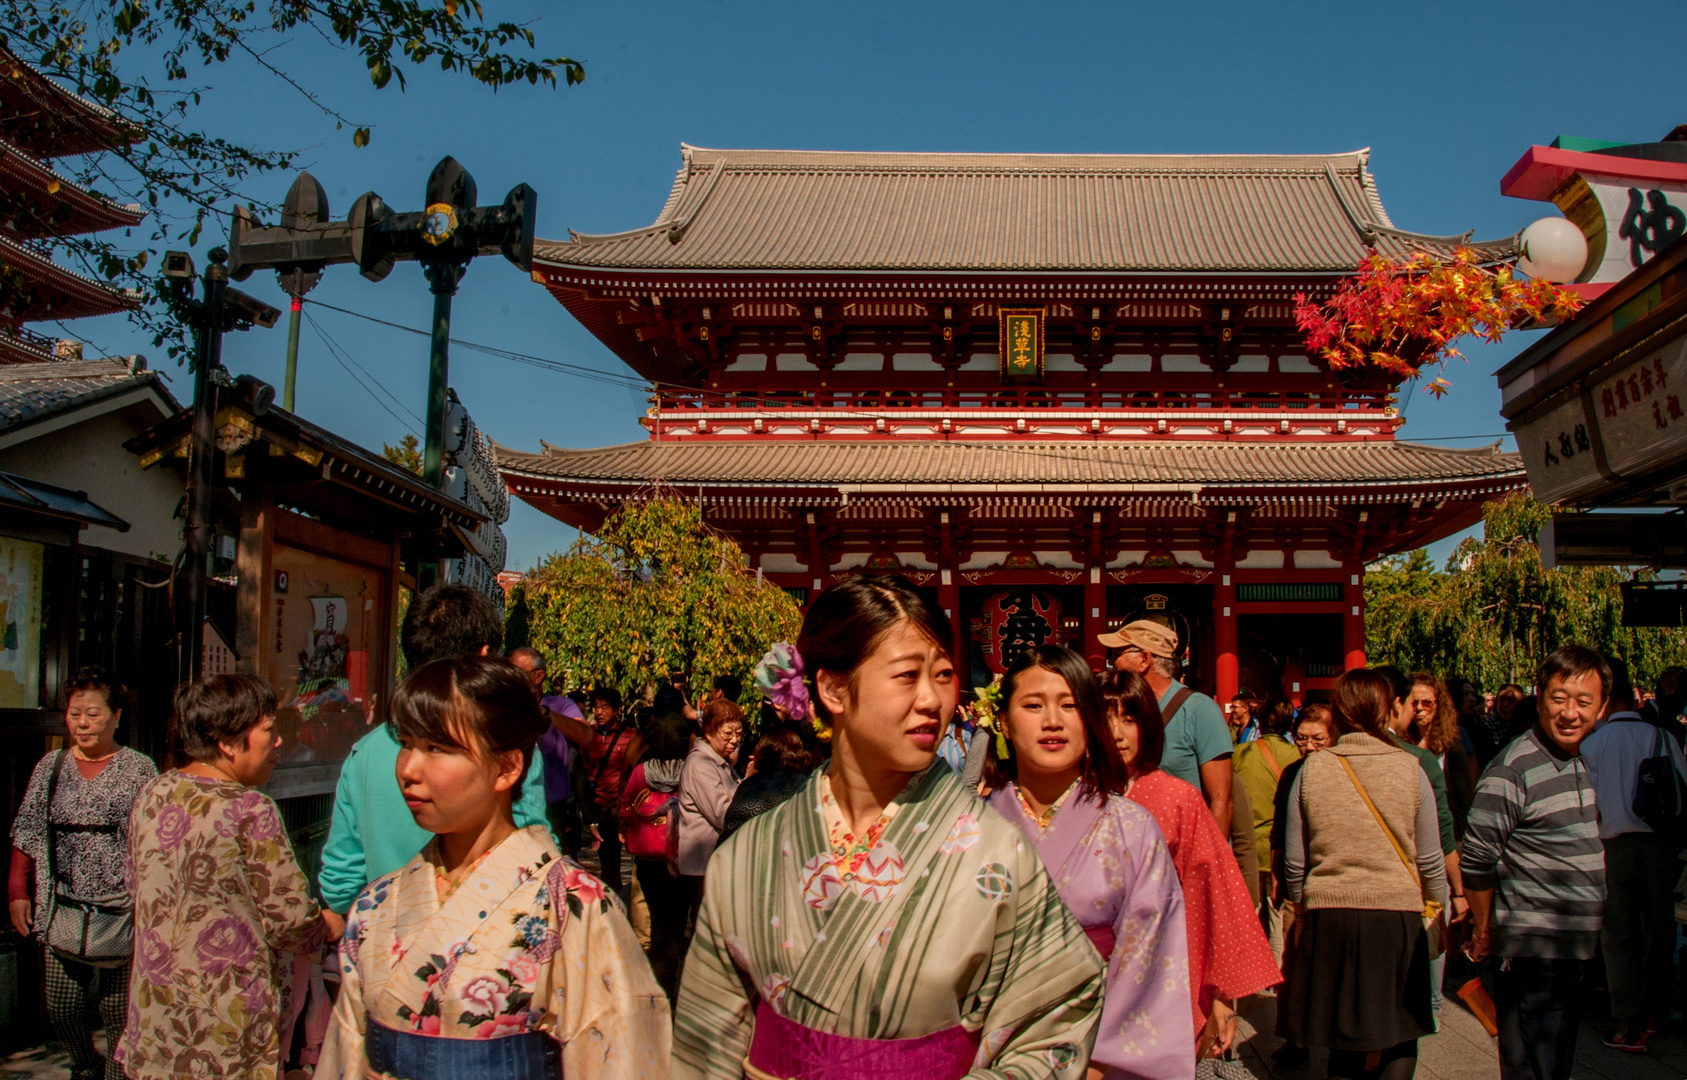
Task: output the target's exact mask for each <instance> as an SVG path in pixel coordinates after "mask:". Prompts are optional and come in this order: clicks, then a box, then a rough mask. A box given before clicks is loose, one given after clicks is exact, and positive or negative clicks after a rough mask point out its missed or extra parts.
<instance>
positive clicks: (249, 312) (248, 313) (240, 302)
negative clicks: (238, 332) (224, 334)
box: [223, 289, 281, 330]
mask: <svg viewBox="0 0 1687 1080" xmlns="http://www.w3.org/2000/svg"><path fill="white" fill-rule="evenodd" d="M223 303H224V304H226V305H227V306H228V309H229V311H231V312H232V313H233V314H234V317H235V318H236V319H237V320H238V322H239V323H250V324H251V325H253V326H261V327H263V328H264V329H265V330H268V329H269V328H270V327H272V326H274V325H275V321H276V320H277V319H279V318H281V312H280V311H278V310H276V309H275V308H272V307H270V306H269V305H268V304H266V303H264V302H263V301H262V300H259V299H258V298H257V297H255V296H249V295H247V294H246V293H243V292H241V291H240V290H239V289H229V290H227V291H226V292H224V293H223ZM237 325H238V324H237ZM241 328H242V329H244V327H241Z"/></svg>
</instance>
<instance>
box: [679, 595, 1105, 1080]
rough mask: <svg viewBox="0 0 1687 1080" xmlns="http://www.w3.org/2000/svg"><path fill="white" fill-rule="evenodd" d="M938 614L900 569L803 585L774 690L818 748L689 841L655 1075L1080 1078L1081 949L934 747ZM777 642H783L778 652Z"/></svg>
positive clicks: (953, 689) (1015, 843) (1091, 1032)
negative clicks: (821, 757) (667, 1013)
mask: <svg viewBox="0 0 1687 1080" xmlns="http://www.w3.org/2000/svg"><path fill="white" fill-rule="evenodd" d="M951 640H952V638H951V637H950V631H949V626H948V620H947V619H946V618H945V617H944V616H943V614H942V613H941V612H939V611H937V610H934V609H933V608H932V607H931V606H930V605H929V604H928V603H926V601H925V600H924V599H923V598H922V597H921V596H920V595H919V594H918V593H917V592H915V591H914V589H913V586H911V585H909V584H908V583H907V582H906V581H904V580H902V579H900V578H876V579H857V580H855V581H851V582H848V583H845V584H841V585H836V586H833V587H832V588H830V589H828V590H826V591H825V592H823V593H821V594H820V595H819V596H817V597H816V598H815V600H814V603H813V604H812V605H811V606H810V608H809V611H808V617H807V618H806V619H805V620H804V623H803V631H802V636H801V637H800V638H799V639H798V641H797V650H796V655H795V656H794V657H793V658H792V663H793V665H794V667H795V670H793V671H789V672H787V673H785V674H786V677H785V678H783V679H776V680H775V682H776V683H777V685H778V687H779V689H776V690H775V691H774V696H775V697H776V698H783V700H781V701H780V704H782V705H784V706H785V707H786V708H788V709H789V710H790V711H791V712H792V713H793V715H794V716H800V715H802V714H803V713H804V712H805V711H806V709H807V708H808V704H809V703H808V700H807V697H806V694H805V693H804V691H803V688H804V682H803V674H802V671H801V668H802V666H804V665H806V667H807V669H808V673H809V674H810V675H812V677H813V687H814V695H813V697H814V707H815V710H816V712H817V713H818V715H819V716H820V718H821V719H823V720H826V721H829V722H830V723H831V725H832V729H833V737H832V746H833V753H832V760H831V764H830V765H829V766H828V767H827V768H826V769H824V770H821V771H820V772H817V773H816V774H815V775H814V776H813V777H812V778H811V779H810V780H809V782H808V785H807V786H806V787H804V788H803V789H802V790H801V791H800V792H798V794H797V795H796V796H795V797H793V798H792V799H791V800H790V801H789V802H787V803H785V804H784V805H782V806H780V807H779V808H777V809H775V810H772V811H770V812H768V813H766V814H763V815H762V816H761V817H758V818H756V819H754V820H752V821H751V822H749V823H748V824H746V825H745V826H744V827H743V828H742V829H740V830H739V831H738V832H737V833H736V834H734V835H733V836H732V838H731V839H730V840H728V841H727V842H726V843H725V844H723V845H722V846H721V847H720V849H719V850H717V851H716V852H715V855H714V857H713V859H711V860H710V862H709V868H708V874H707V877H706V879H705V891H704V898H703V907H702V911H701V912H700V914H699V915H698V919H697V936H696V938H695V939H694V941H693V943H692V946H691V952H690V955H689V956H688V957H687V959H686V963H685V973H684V976H683V979H682V981H681V984H680V994H679V1005H678V1011H677V1015H676V1017H675V1021H674V1056H673V1076H674V1077H675V1078H676V1080H688V1078H703V1077H707V1078H711V1080H738V1078H740V1077H748V1078H749V1080H768V1078H773V1080H877V1078H881V1077H891V1076H920V1077H929V1078H931V1080H959V1078H961V1077H967V1078H983V1077H1006V1076H1013V1077H1015V1078H1018V1080H1031V1078H1041V1077H1048V1078H1056V1077H1058V1078H1060V1080H1080V1078H1082V1077H1083V1076H1084V1071H1085V1066H1086V1065H1087V1063H1088V1061H1089V1055H1090V1048H1091V1046H1092V1045H1093V1043H1094V1041H1095V1024H1096V1022H1097V1019H1098V1017H1099V1015H1100V1009H1101V989H1102V977H1103V969H1102V963H1101V959H1100V957H1099V956H1098V955H1097V954H1096V951H1095V948H1094V946H1092V945H1091V944H1090V943H1089V941H1088V939H1086V938H1085V937H1084V933H1083V931H1082V930H1081V929H1080V928H1079V927H1078V924H1077V923H1076V922H1075V921H1074V920H1073V918H1072V916H1071V915H1070V914H1069V913H1068V911H1067V910H1066V907H1065V905H1064V904H1062V903H1061V901H1060V897H1059V896H1058V895H1057V894H1056V892H1055V890H1054V887H1053V885H1052V883H1051V882H1050V880H1049V877H1048V874H1047V873H1046V872H1045V871H1044V869H1043V865H1042V862H1041V860H1040V859H1039V858H1038V856H1037V852H1036V850H1035V849H1034V848H1032V847H1031V845H1029V844H1027V843H1025V839H1024V835H1023V834H1022V833H1021V832H1020V831H1019V829H1017V828H1016V827H1014V826H1013V825H1012V824H1010V823H1009V822H1008V821H1007V820H1006V819H1004V818H1002V817H1001V816H999V815H998V814H997V813H996V812H995V811H993V810H991V809H989V808H988V807H986V806H984V805H983V804H982V803H980V802H979V801H978V799H977V797H976V796H975V795H974V794H973V793H972V792H970V791H967V790H966V789H965V788H963V787H962V786H961V785H960V783H959V782H958V781H957V780H956V779H955V776H954V774H953V772H951V771H950V770H949V769H948V768H947V767H944V766H942V765H939V766H938V767H937V768H933V767H932V763H933V762H934V761H935V760H936V748H937V740H938V737H939V736H940V735H941V734H942V732H943V730H944V728H945V727H946V726H947V725H948V723H949V721H950V718H951V716H952V715H953V713H954V709H955V702H956V697H957V694H958V689H957V686H956V677H955V669H954V665H953V664H952V663H951V662H950V658H949V655H948V652H947V648H946V643H947V642H949V641H951ZM782 655H789V654H782Z"/></svg>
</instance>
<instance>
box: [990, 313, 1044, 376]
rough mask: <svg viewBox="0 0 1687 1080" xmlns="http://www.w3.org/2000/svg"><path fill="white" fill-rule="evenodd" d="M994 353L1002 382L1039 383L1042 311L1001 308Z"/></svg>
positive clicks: (1041, 357) (1041, 354)
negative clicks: (996, 356)
mask: <svg viewBox="0 0 1687 1080" xmlns="http://www.w3.org/2000/svg"><path fill="white" fill-rule="evenodd" d="M998 349H999V351H1000V356H1001V375H1002V381H1003V382H1042V381H1043V309H1042V308H1002V309H1001V314H1000V340H999V344H998Z"/></svg>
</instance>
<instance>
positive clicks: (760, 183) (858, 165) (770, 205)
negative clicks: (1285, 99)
mask: <svg viewBox="0 0 1687 1080" xmlns="http://www.w3.org/2000/svg"><path fill="white" fill-rule="evenodd" d="M681 155H682V157H683V158H684V165H683V166H682V167H681V169H680V170H679V174H678V176H677V177H676V178H675V181H674V186H673V189H672V191H671V192H670V193H669V195H668V200H667V203H666V205H664V206H663V207H662V211H661V213H660V214H658V215H657V217H656V221H655V222H654V223H653V224H651V225H649V226H646V227H644V228H641V229H633V230H631V231H628V232H621V233H609V234H602V235H588V234H583V233H577V232H574V231H573V230H570V235H571V237H572V239H570V240H568V241H562V242H559V241H550V240H539V241H537V242H536V244H535V248H534V256H535V258H536V259H537V260H538V261H540V262H543V263H550V264H554V265H560V266H573V267H595V268H603V269H611V268H620V269H629V270H652V271H654V270H667V271H706V270H765V271H785V272H790V271H793V270H795V271H802V270H813V271H826V270H842V271H851V270H854V271H892V270H918V271H927V272H931V271H951V272H953V271H963V272H965V271H980V272H1000V271H1018V272H1023V271H1053V272H1057V271H1077V272H1104V271H1116V272H1132V271H1148V272H1200V273H1206V272H1241V273H1314V274H1348V273H1351V272H1352V271H1353V268H1354V267H1355V266H1357V265H1358V264H1359V262H1360V261H1361V260H1362V259H1364V258H1365V257H1366V256H1367V255H1368V254H1369V253H1370V252H1371V251H1372V250H1376V251H1380V252H1382V253H1383V254H1385V255H1390V256H1395V257H1399V256H1405V255H1410V254H1412V253H1415V252H1419V251H1432V252H1446V251H1448V250H1450V249H1451V248H1452V247H1454V246H1457V245H1458V244H1461V243H1469V242H1470V234H1468V233H1466V234H1464V235H1462V236H1426V235H1422V234H1417V233H1410V232H1405V231H1402V230H1399V229H1396V228H1394V225H1393V222H1392V221H1391V220H1390V219H1389V216H1388V212H1387V211H1386V210H1385V209H1384V208H1383V205H1382V200H1381V198H1380V196H1379V195H1378V194H1377V188H1376V183H1375V181H1374V180H1373V179H1372V178H1371V175H1370V172H1369V170H1368V168H1367V161H1368V159H1369V156H1370V154H1369V151H1368V150H1357V151H1353V152H1351V153H1343V154H1299V155H1289V154H1265V155H1241V154H1216V155H1193V154H1191V155H1174V154H928V153H853V152H832V151H807V150H710V149H704V148H702V147H695V146H689V145H685V144H681ZM1472 246H1475V247H1477V248H1478V249H1479V251H1480V252H1481V254H1483V255H1485V256H1487V257H1489V258H1492V259H1495V260H1499V259H1506V258H1510V257H1513V256H1514V255H1515V254H1516V245H1515V238H1508V239H1505V240H1498V241H1489V242H1484V243H1480V244H1473V245H1472Z"/></svg>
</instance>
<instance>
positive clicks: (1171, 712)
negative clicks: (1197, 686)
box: [1160, 686, 1195, 724]
mask: <svg viewBox="0 0 1687 1080" xmlns="http://www.w3.org/2000/svg"><path fill="white" fill-rule="evenodd" d="M1194 696H1195V691H1193V690H1191V689H1189V687H1187V686H1185V687H1184V688H1183V689H1182V690H1179V691H1178V692H1177V693H1175V694H1173V695H1172V699H1171V700H1170V701H1168V702H1166V707H1165V708H1163V709H1161V710H1160V719H1161V720H1162V721H1164V722H1165V723H1168V724H1169V723H1171V722H1172V717H1174V716H1176V715H1177V710H1179V709H1181V708H1183V703H1184V702H1186V701H1188V700H1189V699H1190V698H1192V697H1194Z"/></svg>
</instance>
